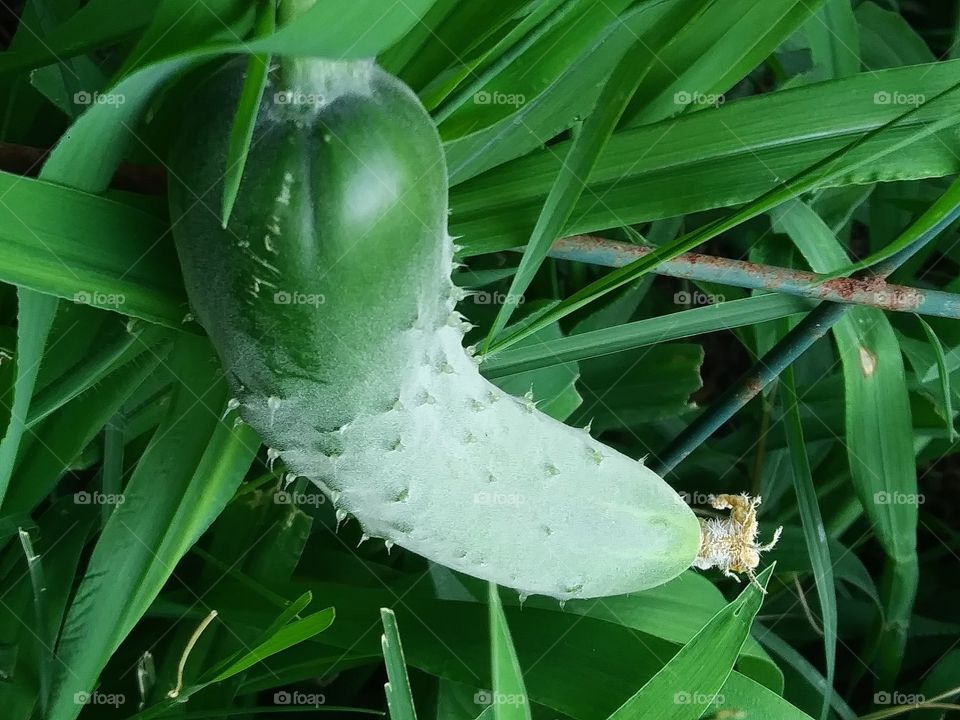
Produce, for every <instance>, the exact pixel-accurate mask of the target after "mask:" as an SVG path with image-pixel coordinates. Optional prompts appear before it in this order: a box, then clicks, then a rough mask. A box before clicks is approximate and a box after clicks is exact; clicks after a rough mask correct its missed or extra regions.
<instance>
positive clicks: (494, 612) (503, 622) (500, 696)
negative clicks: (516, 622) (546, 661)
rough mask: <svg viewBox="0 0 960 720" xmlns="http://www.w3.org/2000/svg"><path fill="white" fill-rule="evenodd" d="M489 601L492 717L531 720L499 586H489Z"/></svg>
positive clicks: (507, 719) (525, 689) (498, 719)
mask: <svg viewBox="0 0 960 720" xmlns="http://www.w3.org/2000/svg"><path fill="white" fill-rule="evenodd" d="M487 602H488V608H489V613H490V657H491V671H490V674H491V676H492V678H493V694H492V698H491V700H492V702H493V717H494V718H495V720H530V700H529V699H528V698H527V688H526V685H524V683H523V673H522V671H521V670H520V661H519V660H518V659H517V651H516V649H515V648H514V647H513V638H512V637H510V627H509V626H508V625H507V618H506V616H505V615H504V614H503V604H502V603H501V602H500V590H499V589H498V588H497V585H496V583H488V589H487Z"/></svg>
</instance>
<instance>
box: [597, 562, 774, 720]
mask: <svg viewBox="0 0 960 720" xmlns="http://www.w3.org/2000/svg"><path fill="white" fill-rule="evenodd" d="M772 574H773V566H770V567H768V568H767V569H766V570H764V571H763V572H762V573H760V575H758V576H757V583H758V584H759V587H758V586H757V585H754V584H752V583H751V584H750V585H748V586H747V587H746V588H744V590H743V592H741V593H740V596H739V597H738V598H737V599H736V600H734V601H733V602H731V603H730V604H729V605H727V606H726V607H725V608H723V610H721V611H720V612H718V613H717V614H716V615H715V616H714V617H713V618H712V619H711V620H710V621H709V622H708V623H707V624H706V625H704V626H703V629H701V630H700V632H698V633H697V634H696V635H695V636H694V637H693V639H691V640H690V642H688V643H687V644H686V645H684V646H683V647H682V648H681V649H680V652H678V653H677V654H676V655H674V656H673V657H672V658H671V659H670V662H668V663H667V664H666V665H664V666H663V669H662V670H660V672H658V673H657V674H656V675H654V676H653V677H652V678H650V680H648V681H647V683H646V685H644V686H643V687H642V688H640V690H638V691H637V693H636V694H635V695H634V696H633V697H631V698H630V699H629V700H627V701H626V702H625V703H624V704H623V705H621V706H620V708H619V709H617V710H616V712H614V713H613V714H612V715H611V716H610V717H609V718H608V719H607V720H634V719H636V720H640V718H648V717H657V718H664V719H665V720H699V718H700V716H701V715H703V714H704V713H705V712H706V710H707V708H709V707H710V706H711V705H712V704H713V703H714V701H715V699H716V698H717V693H718V692H719V691H720V689H721V688H722V687H723V685H724V683H725V682H726V680H727V677H728V676H729V675H730V672H731V671H732V670H733V665H734V663H735V662H736V661H737V658H738V657H739V655H740V649H741V648H742V647H743V644H744V642H746V639H747V636H748V635H749V634H750V627H751V625H752V624H753V618H754V617H755V616H756V614H757V611H758V610H759V609H760V605H761V604H762V603H763V592H764V589H765V588H766V586H767V583H768V582H769V580H770V576H771V575H772Z"/></svg>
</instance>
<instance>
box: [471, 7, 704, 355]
mask: <svg viewBox="0 0 960 720" xmlns="http://www.w3.org/2000/svg"><path fill="white" fill-rule="evenodd" d="M688 20H689V17H688V16H686V15H685V14H683V15H681V16H680V17H679V18H676V19H675V23H676V24H674V23H669V24H668V23H666V22H663V23H662V25H661V27H659V28H658V29H659V30H660V31H661V32H663V33H664V35H665V36H666V37H669V36H670V35H671V34H672V33H673V32H675V30H676V28H677V27H682V25H683V24H684V23H685V22H686V21H688ZM656 62H657V60H656V58H655V57H654V56H653V55H652V53H651V51H650V48H649V46H647V44H646V43H645V42H644V41H643V40H640V39H639V38H638V39H637V41H636V42H635V43H634V44H633V45H632V46H631V47H630V48H628V49H627V51H626V52H625V53H624V54H623V57H622V58H620V60H619V62H618V63H617V65H616V67H614V69H613V72H612V73H611V74H610V77H608V78H607V80H606V82H605V83H604V84H603V88H602V89H601V91H600V95H599V96H598V97H597V102H596V104H595V105H594V107H593V110H592V111H591V112H590V114H589V115H588V116H587V119H586V120H585V121H584V123H583V127H582V128H581V129H580V131H579V132H578V133H577V134H576V136H575V137H574V139H573V144H572V145H571V146H570V151H569V152H568V153H567V155H566V157H565V158H564V161H563V164H562V166H561V168H560V172H559V174H558V175H557V178H556V180H555V181H554V183H553V185H552V186H551V188H550V192H549V194H548V195H547V199H546V202H545V203H544V204H543V209H542V210H541V211H540V216H539V217H538V218H537V224H536V226H535V227H534V229H533V233H532V234H531V236H530V240H529V242H527V245H526V247H525V248H524V252H523V257H522V258H521V259H520V265H519V267H518V268H517V273H516V275H514V277H513V280H512V281H511V283H510V290H509V292H508V298H519V297H521V296H523V294H524V293H525V292H526V290H527V288H528V287H529V286H530V283H531V282H532V281H533V277H534V275H536V274H537V271H538V270H539V269H540V265H541V264H542V263H543V261H544V259H545V258H546V257H547V253H548V252H549V251H550V246H551V245H552V244H553V242H554V240H556V239H557V238H558V237H559V236H560V233H561V232H562V230H563V228H564V227H565V226H566V224H567V221H568V220H569V218H570V215H571V214H572V213H573V210H574V207H575V206H576V203H577V201H578V200H579V199H580V196H581V195H582V194H583V191H584V189H585V188H586V185H587V179H588V178H589V177H590V173H591V172H592V171H593V167H594V165H595V164H596V162H597V158H598V157H599V155H600V153H601V152H602V151H603V148H604V146H606V144H607V141H608V140H609V139H610V135H611V134H612V133H613V130H614V128H615V127H616V126H617V123H618V122H620V118H621V117H622V116H623V113H624V111H625V110H626V109H627V104H628V103H629V102H630V99H631V98H632V97H633V96H634V93H636V91H637V88H638V87H639V85H640V83H641V82H642V81H643V78H644V77H645V75H646V73H647V72H649V70H650V68H651V67H652V66H653V65H654V64H655V63H656ZM517 304H518V303H515V302H506V303H503V304H502V305H501V306H500V310H499V311H498V312H497V316H496V318H495V319H494V321H493V326H492V327H491V328H490V332H489V334H488V336H487V340H486V341H485V343H484V351H486V350H488V349H489V348H490V343H491V342H492V341H493V340H494V339H495V338H496V337H497V336H498V335H499V334H500V332H501V331H502V330H503V329H504V328H505V327H506V326H507V323H508V322H509V320H510V316H511V315H512V314H513V310H514V308H515V307H516V306H517Z"/></svg>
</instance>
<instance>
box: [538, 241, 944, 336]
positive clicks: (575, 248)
mask: <svg viewBox="0 0 960 720" xmlns="http://www.w3.org/2000/svg"><path fill="white" fill-rule="evenodd" d="M651 252H653V249H652V248H646V247H642V246H638V245H632V244H629V243H623V242H617V241H615V240H607V239H606V238H601V237H595V236H592V235H575V236H572V237H567V238H562V239H560V240H557V241H556V242H555V243H554V244H553V249H552V250H551V251H550V255H551V256H552V257H555V258H559V259H563V260H577V261H579V262H586V263H591V264H594V265H604V266H607V267H622V266H624V265H629V264H630V263H631V262H634V261H635V260H637V259H638V258H641V257H643V256H645V255H649V254H650V253H651ZM653 272H655V273H657V274H658V275H667V276H669V277H676V278H685V279H688V280H699V281H704V282H715V283H720V284H722V285H732V286H734V287H741V288H747V289H751V290H770V291H772V292H778V293H784V294H786V295H796V296H798V297H806V298H811V299H814V300H826V301H829V302H836V303H843V304H848V305H867V306H869V307H875V308H879V309H881V310H890V311H894V312H915V313H918V314H920V315H933V316H936V317H948V318H955V319H956V318H960V295H956V294H953V293H947V292H942V291H940V290H923V289H920V288H912V287H907V286H904V285H889V284H887V283H886V282H884V280H883V278H882V277H877V276H871V277H865V278H837V279H835V280H828V281H826V282H821V281H822V276H820V275H817V274H816V273H811V272H805V271H803V270H793V269H790V268H780V267H774V266H772V265H760V264H758V263H751V262H745V261H743V260H729V259H727V258H718V257H713V256H712V255H701V254H699V253H684V254H682V255H678V256H676V257H675V258H673V259H671V260H668V261H666V262H664V263H661V264H660V265H658V266H657V267H656V268H655V269H654V270H653Z"/></svg>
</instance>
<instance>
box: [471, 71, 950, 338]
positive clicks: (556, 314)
mask: <svg viewBox="0 0 960 720" xmlns="http://www.w3.org/2000/svg"><path fill="white" fill-rule="evenodd" d="M957 89H960V83H955V84H953V85H951V86H950V87H948V88H947V89H946V90H944V91H942V92H940V93H939V94H937V95H936V96H934V97H932V98H930V99H929V100H928V101H927V103H926V104H924V105H919V106H918V107H916V108H913V109H911V110H908V111H907V112H905V113H902V114H901V115H898V116H897V117H895V118H894V119H893V120H890V121H889V122H887V123H885V124H883V125H881V126H880V127H878V128H876V129H874V130H871V131H870V132H867V133H864V134H863V135H861V136H860V137H859V138H857V139H856V140H854V141H853V142H851V143H849V144H848V145H846V146H844V147H843V148H841V149H840V150H838V151H836V152H834V153H831V154H830V155H828V156H827V157H826V158H824V159H822V160H820V161H819V162H816V163H814V164H813V165H811V166H810V167H808V168H807V169H806V170H804V171H803V172H801V173H800V174H799V175H797V176H795V177H793V178H791V179H790V180H788V181H786V182H784V183H781V184H780V185H778V186H776V187H775V188H774V189H772V190H771V191H769V192H767V193H764V194H763V195H761V196H760V197H759V198H757V199H756V200H754V201H753V202H751V203H749V204H747V205H746V206H745V207H743V208H741V209H740V210H738V211H737V212H735V213H732V214H731V215H728V216H727V217H725V218H722V219H720V220H718V221H715V222H713V223H710V224H709V225H707V226H705V227H704V228H701V229H699V230H697V231H694V232H693V233H690V234H688V235H685V236H683V237H681V238H679V239H677V240H676V241H674V242H672V243H670V244H669V245H665V246H663V247H661V248H658V249H657V250H655V251H654V252H652V253H650V254H649V255H647V256H646V257H643V258H640V259H638V260H636V261H634V262H632V263H630V264H629V265H625V266H624V267H622V268H618V269H617V270H614V271H613V272H611V273H609V274H608V275H606V276H605V277H603V278H601V279H600V280H597V281H596V282H594V283H591V284H590V285H588V286H587V287H585V288H583V289H581V290H579V291H577V292H576V293H574V294H573V295H571V296H570V297H568V298H566V299H565V300H564V301H563V302H561V303H560V304H559V305H558V306H557V307H556V308H554V309H553V310H552V311H551V312H549V313H546V314H545V315H544V316H543V317H541V318H539V319H538V320H537V321H536V322H533V323H531V324H530V325H528V326H526V327H524V328H522V329H520V330H518V331H517V332H515V333H513V334H512V335H510V336H508V337H506V338H504V339H503V340H501V341H500V342H498V343H496V344H494V345H493V346H492V347H491V348H490V349H489V351H488V353H489V354H492V353H496V352H498V351H500V350H503V349H505V348H507V347H509V346H510V345H513V344H514V343H516V342H517V341H518V340H521V339H523V338H524V337H527V336H528V335H531V334H533V333H534V332H536V331H537V330H539V329H540V328H542V327H543V326H545V325H549V324H550V323H553V322H556V321H558V320H560V319H562V318H564V317H566V316H567V315H569V314H570V313H572V312H574V311H576V310H579V309H580V308H582V307H584V306H585V305H587V304H589V303H591V302H593V301H594V300H596V299H597V298H599V297H602V296H603V295H605V294H606V293H608V292H611V291H613V290H616V289H617V288H619V287H622V286H623V285H625V284H626V283H628V282H631V281H633V280H636V279H637V278H638V277H640V276H642V275H644V274H645V273H647V272H649V271H650V270H651V269H652V268H653V267H655V266H656V265H658V264H660V263H661V262H664V261H666V260H670V259H671V258H674V257H676V256H677V255H680V254H682V253H684V252H687V251H688V250H691V249H693V248H694V247H696V246H697V245H700V244H702V243H704V242H706V241H708V240H712V239H713V238H715V237H717V236H719V235H721V234H722V233H724V232H726V231H727V230H730V229H732V228H734V227H737V226H738V225H740V224H741V223H743V222H746V221H747V220H750V219H752V218H754V217H756V216H758V215H760V214H762V213H764V212H767V211H769V210H772V209H773V208H776V207H777V206H780V205H782V204H783V203H785V202H787V201H788V200H790V199H792V198H794V197H796V196H798V195H800V194H802V193H804V192H806V191H807V190H810V189H813V188H814V187H816V186H818V185H819V184H821V183H824V182H826V181H828V180H829V178H831V177H832V176H833V175H836V174H837V173H838V172H839V171H838V170H837V169H836V168H835V167H834V166H835V165H836V164H837V161H838V160H840V159H841V158H842V157H843V156H844V155H846V154H847V153H849V152H850V151H851V150H853V149H855V148H857V147H859V146H860V145H862V144H863V143H864V142H865V141H866V140H868V139H869V138H872V137H874V136H876V135H879V134H880V133H882V132H884V131H885V130H887V129H889V128H892V127H894V126H896V125H897V124H898V123H900V122H902V121H903V120H904V119H906V118H908V117H911V116H912V115H913V114H914V113H916V112H917V110H918V109H919V108H921V107H928V106H929V105H930V104H931V103H937V102H940V101H942V100H943V99H944V98H946V97H948V96H949V95H950V94H952V93H953V92H955V91H956V90H957ZM957 122H958V120H957V118H954V117H950V118H944V119H942V120H940V121H938V122H935V123H931V124H929V125H925V126H923V127H920V128H918V129H917V130H914V131H913V132H911V133H910V134H909V135H908V136H907V137H906V138H904V139H903V140H901V141H900V142H898V143H896V144H894V145H893V146H891V147H886V148H884V149H883V150H880V151H878V152H877V153H875V154H874V155H871V156H870V157H868V158H865V159H863V160H861V161H859V162H858V163H857V165H858V166H861V165H866V164H869V163H872V162H876V161H877V160H879V159H880V158H882V157H884V156H885V155H888V154H890V153H892V152H894V151H895V150H897V149H900V148H903V147H907V146H909V145H910V144H911V143H913V142H915V141H917V140H919V139H921V138H923V137H927V136H929V135H930V134H932V133H934V132H936V131H938V130H940V129H943V128H944V127H948V126H951V125H954V124H956V123H957Z"/></svg>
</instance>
